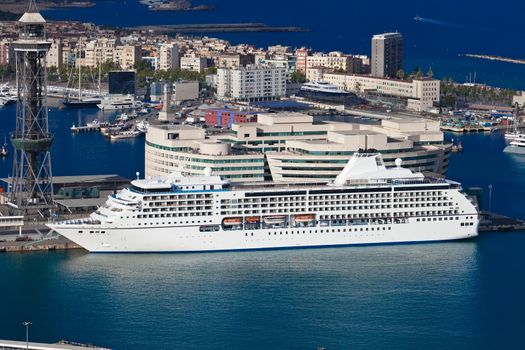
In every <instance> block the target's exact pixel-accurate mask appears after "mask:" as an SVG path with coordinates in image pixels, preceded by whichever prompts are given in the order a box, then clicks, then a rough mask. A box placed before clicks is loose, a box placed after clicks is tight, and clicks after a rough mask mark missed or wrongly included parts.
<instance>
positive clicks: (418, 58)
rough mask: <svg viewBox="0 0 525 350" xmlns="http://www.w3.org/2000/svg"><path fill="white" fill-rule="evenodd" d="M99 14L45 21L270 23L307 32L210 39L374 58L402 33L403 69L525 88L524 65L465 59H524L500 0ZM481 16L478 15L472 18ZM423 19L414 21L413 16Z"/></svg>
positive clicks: (113, 4)
mask: <svg viewBox="0 0 525 350" xmlns="http://www.w3.org/2000/svg"><path fill="white" fill-rule="evenodd" d="M94 2H96V3H97V5H96V6H95V7H93V8H88V9H85V8H80V9H56V10H50V11H45V12H44V13H43V14H44V16H46V18H50V19H62V20H81V21H89V22H94V23H97V24H101V25H108V26H118V27H133V26H141V25H159V24H195V23H198V24H208V23H266V24H268V25H272V26H298V27H302V28H306V29H309V30H310V31H308V32H297V33H288V32H285V33H266V32H261V33H252V32H248V33H204V34H202V33H201V34H199V35H205V34H208V35H209V36H212V37H218V38H223V39H227V40H230V41H231V42H232V43H251V44H254V45H256V46H257V47H267V46H269V45H276V44H282V45H291V46H306V47H311V48H312V50H313V51H325V52H329V51H343V52H345V53H350V54H365V55H370V39H371V37H372V35H373V34H377V33H383V32H391V31H399V32H401V33H402V34H403V36H404V38H405V45H404V46H405V47H404V51H405V70H406V71H412V70H413V69H414V68H415V67H417V66H419V67H421V69H422V70H423V71H424V72H427V71H428V69H429V68H430V67H432V70H433V72H434V74H435V76H436V77H443V76H449V77H450V76H451V77H453V78H454V79H455V80H456V81H461V82H463V81H465V80H467V76H469V74H470V76H471V78H472V79H473V76H474V72H476V78H477V79H476V82H480V83H487V84H491V85H494V86H502V87H510V88H514V89H525V66H524V65H519V64H512V63H503V62H493V61H485V60H478V59H472V58H466V57H460V56H459V55H460V54H466V53H478V54H488V55H499V56H504V57H511V58H525V57H523V50H522V48H521V46H520V45H518V44H516V43H519V42H521V41H523V37H524V33H523V30H522V14H523V13H524V11H525V2H520V1H516V0H500V1H498V2H492V3H487V4H480V3H479V1H477V0H463V1H460V2H458V1H456V0H441V1H439V2H436V1H417V0H405V1H403V2H402V6H400V3H398V2H391V1H379V2H367V1H335V2H330V3H327V4H323V5H322V6H320V4H319V3H317V2H305V1H302V0H288V1H280V0H266V1H264V2H259V3H254V4H251V5H250V7H249V9H247V6H246V2H245V1H243V0H226V1H218V0H192V1H191V2H192V3H193V4H195V5H200V4H205V5H215V7H216V9H215V10H214V11H182V12H172V11H157V12H155V11H148V10H147V7H146V6H144V5H141V4H139V1H138V0H94ZM473 12H475V15H473ZM416 16H417V17H419V20H415V19H414V18H415V17H416Z"/></svg>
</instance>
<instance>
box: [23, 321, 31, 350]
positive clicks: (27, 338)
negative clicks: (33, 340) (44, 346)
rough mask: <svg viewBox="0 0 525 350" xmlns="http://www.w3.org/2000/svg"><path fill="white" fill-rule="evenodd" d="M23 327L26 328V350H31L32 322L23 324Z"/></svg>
mask: <svg viewBox="0 0 525 350" xmlns="http://www.w3.org/2000/svg"><path fill="white" fill-rule="evenodd" d="M22 325H23V326H25V327H26V350H27V349H29V326H30V325H32V323H31V322H30V321H24V322H22Z"/></svg>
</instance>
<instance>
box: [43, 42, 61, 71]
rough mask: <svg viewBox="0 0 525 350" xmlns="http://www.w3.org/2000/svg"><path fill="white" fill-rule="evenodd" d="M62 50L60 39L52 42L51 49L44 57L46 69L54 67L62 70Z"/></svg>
mask: <svg viewBox="0 0 525 350" xmlns="http://www.w3.org/2000/svg"><path fill="white" fill-rule="evenodd" d="M63 48H64V45H63V44H62V39H53V40H52V42H51V47H50V48H49V51H48V52H47V55H46V65H47V67H48V68H49V67H54V68H57V69H59V70H60V69H61V68H62V66H63V64H64V56H63Z"/></svg>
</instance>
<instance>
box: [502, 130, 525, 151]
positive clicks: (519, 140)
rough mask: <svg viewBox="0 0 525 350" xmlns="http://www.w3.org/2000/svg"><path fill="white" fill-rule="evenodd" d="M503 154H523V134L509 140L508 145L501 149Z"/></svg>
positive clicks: (524, 145)
mask: <svg viewBox="0 0 525 350" xmlns="http://www.w3.org/2000/svg"><path fill="white" fill-rule="evenodd" d="M505 136H506V135H505ZM503 152H505V153H515V154H525V134H516V137H514V138H512V139H511V141H510V143H509V145H508V146H507V147H505V148H504V149H503Z"/></svg>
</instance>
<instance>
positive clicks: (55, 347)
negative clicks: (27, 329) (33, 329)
mask: <svg viewBox="0 0 525 350" xmlns="http://www.w3.org/2000/svg"><path fill="white" fill-rule="evenodd" d="M0 349H9V350H16V349H21V350H22V349H28V350H86V349H92V350H110V349H108V348H101V347H98V346H94V345H91V344H80V343H74V342H68V341H65V340H61V341H59V342H57V343H55V344H49V343H35V342H32V341H30V342H27V343H26V342H25V341H16V340H4V339H0Z"/></svg>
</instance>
